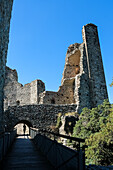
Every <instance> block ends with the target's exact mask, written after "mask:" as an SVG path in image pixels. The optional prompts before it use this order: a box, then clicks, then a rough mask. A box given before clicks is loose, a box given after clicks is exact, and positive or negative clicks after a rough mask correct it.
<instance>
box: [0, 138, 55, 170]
mask: <svg viewBox="0 0 113 170" xmlns="http://www.w3.org/2000/svg"><path fill="white" fill-rule="evenodd" d="M20 169H21V170H53V169H54V168H52V166H51V165H50V164H49V162H48V161H47V160H46V159H45V157H44V156H43V155H42V154H41V153H40V152H39V151H38V150H37V149H36V147H35V146H34V144H33V142H32V141H31V140H30V139H28V138H27V137H25V138H24V137H22V136H21V137H18V138H16V141H15V143H14V144H13V147H12V149H11V151H10V153H8V154H7V156H6V157H5V159H4V161H3V167H2V168H0V170H20Z"/></svg>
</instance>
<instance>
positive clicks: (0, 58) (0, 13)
mask: <svg viewBox="0 0 113 170" xmlns="http://www.w3.org/2000/svg"><path fill="white" fill-rule="evenodd" d="M12 5H13V0H0V132H1V131H3V126H4V125H3V101H4V92H3V87H4V81H5V65H6V56H7V49H8V42H9V28H10V18H11V11H12Z"/></svg>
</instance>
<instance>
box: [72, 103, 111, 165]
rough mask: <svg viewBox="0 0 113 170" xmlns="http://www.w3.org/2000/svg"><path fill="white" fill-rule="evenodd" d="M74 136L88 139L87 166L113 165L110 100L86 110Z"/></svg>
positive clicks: (76, 126) (77, 124) (81, 116)
mask: <svg viewBox="0 0 113 170" xmlns="http://www.w3.org/2000/svg"><path fill="white" fill-rule="evenodd" d="M72 136H74V137H80V138H84V139H86V145H87V146H88V148H87V149H86V163H87V164H95V165H111V164H113V106H112V105H111V104H110V103H109V102H108V100H104V102H103V104H102V105H98V107H96V108H92V109H88V108H84V109H83V111H82V113H81V114H80V117H79V121H78V122H77V123H76V125H75V127H74V130H73V135H72Z"/></svg>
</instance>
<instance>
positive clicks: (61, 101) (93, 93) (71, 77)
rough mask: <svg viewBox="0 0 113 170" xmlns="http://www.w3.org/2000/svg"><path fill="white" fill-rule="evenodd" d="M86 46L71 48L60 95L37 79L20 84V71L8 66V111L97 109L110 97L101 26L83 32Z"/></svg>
mask: <svg viewBox="0 0 113 170" xmlns="http://www.w3.org/2000/svg"><path fill="white" fill-rule="evenodd" d="M82 36H83V43H81V44H78V43H75V44H72V45H70V46H69V47H68V50H67V54H66V60H65V66H64V71H63V77H62V81H61V86H60V87H59V89H58V91H57V92H53V91H45V84H44V83H43V82H42V81H41V80H38V79H37V80H35V81H33V82H31V83H28V84H26V85H24V86H23V85H22V84H20V83H18V75H17V72H16V70H12V69H10V68H8V67H6V80H5V87H4V93H5V98H4V101H5V109H7V108H8V106H15V105H20V106H22V105H34V104H35V105H38V104H55V105H56V104H57V105H70V104H75V111H76V112H78V113H80V112H81V110H82V108H84V107H88V108H93V107H96V106H97V105H99V104H102V102H103V100H104V99H107V98H108V94H107V88H106V81H105V75H104V69H103V63H102V56H101V50H100V44H99V38H98V31H97V26H96V25H94V24H87V25H85V26H83V29H82Z"/></svg>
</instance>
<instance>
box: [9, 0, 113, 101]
mask: <svg viewBox="0 0 113 170" xmlns="http://www.w3.org/2000/svg"><path fill="white" fill-rule="evenodd" d="M88 23H94V24H96V25H97V26H98V33H99V39H100V45H101V51H102V58H103V64H104V70H105V76H106V82H107V88H108V92H109V98H110V102H111V103H113V87H112V88H111V87H109V84H110V83H111V81H112V77H113V0H108V1H107V0H95V1H91V0H14V5H13V11H12V19H11V28H10V42H9V49H8V59H7V65H8V66H9V67H11V68H12V69H16V70H17V71H18V76H19V82H20V83H22V84H26V83H30V82H31V81H33V80H35V79H41V80H42V81H43V82H44V83H45V85H46V90H52V91H57V90H58V87H59V86H60V84H61V78H62V72H63V69H64V64H65V55H66V51H67V48H68V46H69V45H70V44H73V43H75V42H78V43H82V26H83V25H86V24H88Z"/></svg>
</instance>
